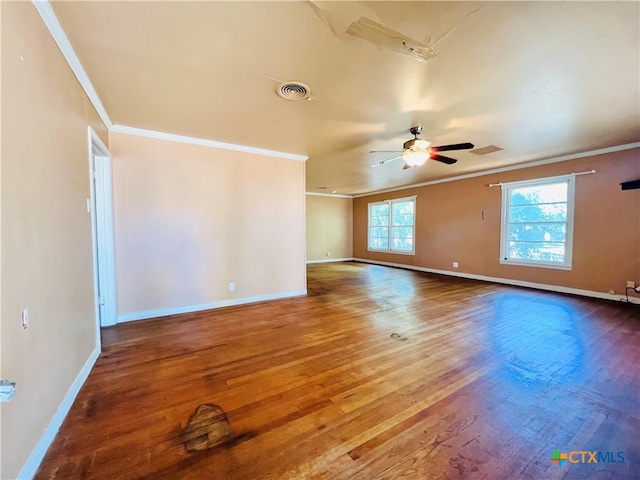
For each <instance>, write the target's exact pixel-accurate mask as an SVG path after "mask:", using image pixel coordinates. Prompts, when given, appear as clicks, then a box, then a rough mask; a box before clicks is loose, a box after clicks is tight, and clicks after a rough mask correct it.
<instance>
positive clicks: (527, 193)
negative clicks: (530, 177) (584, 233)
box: [500, 175, 574, 268]
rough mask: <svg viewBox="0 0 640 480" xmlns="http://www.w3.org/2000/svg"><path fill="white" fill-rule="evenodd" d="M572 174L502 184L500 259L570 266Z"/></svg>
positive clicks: (542, 264)
mask: <svg viewBox="0 0 640 480" xmlns="http://www.w3.org/2000/svg"><path fill="white" fill-rule="evenodd" d="M573 182H574V177H573V176H572V175H571V176H566V177H556V178H552V179H546V180H537V181H528V182H517V183H512V184H506V185H503V187H502V189H503V190H502V231H501V249H500V250H501V255H500V257H501V258H500V261H501V262H502V263H514V264H526V265H536V266H549V267H557V268H571V250H572V248H571V247H572V229H573Z"/></svg>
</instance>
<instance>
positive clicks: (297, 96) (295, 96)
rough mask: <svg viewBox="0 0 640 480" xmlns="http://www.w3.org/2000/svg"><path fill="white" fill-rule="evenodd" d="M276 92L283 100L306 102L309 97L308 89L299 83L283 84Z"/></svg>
mask: <svg viewBox="0 0 640 480" xmlns="http://www.w3.org/2000/svg"><path fill="white" fill-rule="evenodd" d="M277 92H278V95H280V96H281V97H282V98H284V99H285V100H306V99H308V98H310V97H311V90H309V87H307V86H306V85H305V84H304V83H300V82H285V83H283V84H281V85H280V86H279V87H278V90H277Z"/></svg>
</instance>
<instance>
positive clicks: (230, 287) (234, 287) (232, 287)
mask: <svg viewBox="0 0 640 480" xmlns="http://www.w3.org/2000/svg"><path fill="white" fill-rule="evenodd" d="M235 289H236V284H235V283H233V282H231V283H230V284H229V291H230V292H233V291H235Z"/></svg>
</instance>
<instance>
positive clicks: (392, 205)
mask: <svg viewBox="0 0 640 480" xmlns="http://www.w3.org/2000/svg"><path fill="white" fill-rule="evenodd" d="M415 212H416V199H415V197H407V198H398V199H395V200H385V201H383V202H375V203H370V204H369V242H368V246H369V250H372V251H380V252H393V253H405V254H410V255H413V254H414V252H415V249H414V246H415V245H414V244H415Z"/></svg>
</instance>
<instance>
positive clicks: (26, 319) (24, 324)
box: [22, 307, 29, 330]
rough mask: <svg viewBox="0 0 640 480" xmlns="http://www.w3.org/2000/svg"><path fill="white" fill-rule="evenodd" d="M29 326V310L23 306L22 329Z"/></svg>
mask: <svg viewBox="0 0 640 480" xmlns="http://www.w3.org/2000/svg"><path fill="white" fill-rule="evenodd" d="M28 326H29V311H28V310H27V309H26V307H25V308H23V309H22V329H23V330H24V329H26V328H27V327H28Z"/></svg>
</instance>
